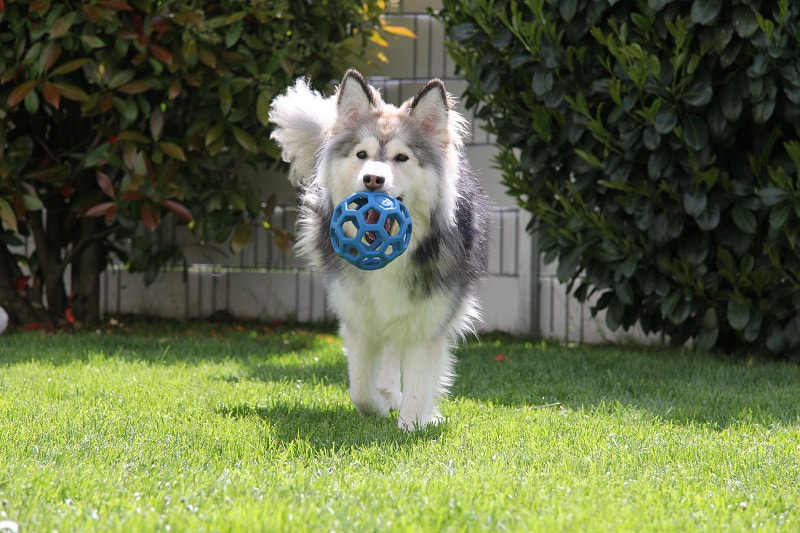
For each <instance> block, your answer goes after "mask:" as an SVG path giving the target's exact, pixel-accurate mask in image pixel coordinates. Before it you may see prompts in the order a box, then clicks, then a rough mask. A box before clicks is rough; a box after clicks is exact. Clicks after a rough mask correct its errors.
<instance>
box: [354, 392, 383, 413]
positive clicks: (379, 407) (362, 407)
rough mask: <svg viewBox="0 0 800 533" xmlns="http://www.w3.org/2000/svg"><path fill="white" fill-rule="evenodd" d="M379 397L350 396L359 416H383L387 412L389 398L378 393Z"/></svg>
mask: <svg viewBox="0 0 800 533" xmlns="http://www.w3.org/2000/svg"><path fill="white" fill-rule="evenodd" d="M379 396H380V397H379V398H356V397H351V400H352V401H353V405H354V406H355V408H356V411H358V412H359V413H360V414H361V416H377V417H379V418H384V417H386V416H387V415H388V414H389V407H390V406H389V400H387V399H386V398H384V397H383V396H382V395H379Z"/></svg>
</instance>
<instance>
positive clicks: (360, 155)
mask: <svg viewBox="0 0 800 533" xmlns="http://www.w3.org/2000/svg"><path fill="white" fill-rule="evenodd" d="M356 157H357V158H359V159H366V158H367V152H365V151H364V150H361V151H360V152H358V153H357V154H356Z"/></svg>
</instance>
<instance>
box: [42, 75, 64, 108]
mask: <svg viewBox="0 0 800 533" xmlns="http://www.w3.org/2000/svg"><path fill="white" fill-rule="evenodd" d="M42 89H43V90H42V92H43V93H44V99H45V100H47V103H48V104H50V105H51V106H53V107H55V108H56V109H58V106H59V105H60V104H61V93H60V92H58V87H56V86H55V85H53V84H52V83H51V82H49V81H46V82H44V86H43V87H42Z"/></svg>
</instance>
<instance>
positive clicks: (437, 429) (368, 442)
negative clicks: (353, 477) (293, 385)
mask: <svg viewBox="0 0 800 533" xmlns="http://www.w3.org/2000/svg"><path fill="white" fill-rule="evenodd" d="M218 414H220V415H221V416H224V417H231V418H236V419H244V418H250V417H257V418H259V419H261V420H263V421H264V422H266V423H268V424H269V425H270V426H271V427H272V428H273V429H274V431H275V436H276V438H278V439H279V440H280V441H281V442H284V443H291V442H297V441H303V442H305V443H307V444H308V445H309V446H311V447H312V448H313V449H314V450H315V451H324V450H333V449H342V448H362V447H367V446H372V445H379V446H387V445H388V446H405V445H409V444H413V443H416V442H423V441H430V440H436V439H438V438H439V437H440V436H441V435H442V433H443V432H444V431H445V430H446V427H447V424H446V423H442V424H439V425H435V426H429V427H427V428H425V429H423V430H422V431H416V432H405V431H401V430H399V429H398V428H397V414H396V413H393V414H390V415H389V417H387V418H377V417H362V416H360V415H359V414H358V413H357V412H356V410H355V409H354V408H353V407H352V406H350V405H349V404H348V405H346V406H345V405H340V406H320V407H316V406H313V407H312V406H307V405H285V404H276V405H273V406H253V405H250V404H242V405H237V406H235V407H231V408H222V409H220V410H218Z"/></svg>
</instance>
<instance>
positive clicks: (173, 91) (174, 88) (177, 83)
mask: <svg viewBox="0 0 800 533" xmlns="http://www.w3.org/2000/svg"><path fill="white" fill-rule="evenodd" d="M167 94H168V95H169V99H170V100H175V99H176V98H177V97H178V96H180V94H181V80H180V79H178V78H175V79H174V80H172V83H170V84H169V89H168V90H167Z"/></svg>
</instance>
